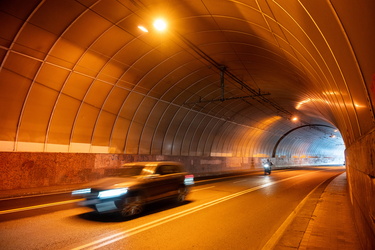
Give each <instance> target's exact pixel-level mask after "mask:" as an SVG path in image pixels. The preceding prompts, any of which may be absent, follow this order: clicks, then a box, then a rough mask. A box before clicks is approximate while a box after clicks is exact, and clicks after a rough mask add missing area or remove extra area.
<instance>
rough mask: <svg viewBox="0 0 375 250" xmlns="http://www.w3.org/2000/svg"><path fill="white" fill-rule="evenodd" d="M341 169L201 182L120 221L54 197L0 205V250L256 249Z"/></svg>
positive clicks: (61, 196) (269, 243) (62, 196)
mask: <svg viewBox="0 0 375 250" xmlns="http://www.w3.org/2000/svg"><path fill="white" fill-rule="evenodd" d="M344 170H345V169H344V168H341V167H320V168H315V169H311V168H310V169H308V168H306V169H298V170H296V169H294V170H279V171H273V172H272V175H270V176H268V175H267V176H265V175H263V174H261V173H260V172H258V173H253V174H250V175H246V176H239V177H236V178H233V177H232V178H223V179H218V180H210V181H200V182H198V183H197V185H196V186H195V187H194V188H193V189H192V192H191V194H190V195H189V197H188V201H187V202H185V203H184V204H182V205H177V204H175V203H170V202H168V201H163V202H159V203H157V204H153V205H150V206H148V207H147V210H146V212H145V213H144V214H142V216H139V217H137V218H134V219H129V220H124V219H121V218H119V217H117V216H114V215H104V216H103V215H101V216H99V215H96V214H94V213H93V212H92V211H91V210H89V209H87V208H81V207H76V206H75V202H76V201H74V200H71V198H70V196H69V195H66V194H58V195H50V196H38V197H30V198H24V199H12V200H5V201H0V208H1V209H0V210H1V211H0V249H9V250H11V249H17V250H18V249H38V250H40V249H97V248H100V249H142V250H143V249H210V250H211V249H262V248H263V247H265V246H266V248H269V247H270V246H272V244H273V242H274V241H275V239H277V237H278V236H280V234H282V230H281V231H280V228H282V226H283V225H285V224H286V223H289V220H290V218H291V217H290V215H292V214H293V213H295V212H296V210H297V209H298V208H299V207H300V206H301V204H303V202H304V201H305V200H306V199H305V198H306V197H308V195H309V193H310V192H312V191H313V190H314V189H315V188H317V187H319V186H321V185H323V183H327V180H329V179H331V178H332V177H334V176H336V175H338V174H340V173H342V172H343V171H344Z"/></svg>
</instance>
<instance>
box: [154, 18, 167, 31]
mask: <svg viewBox="0 0 375 250" xmlns="http://www.w3.org/2000/svg"><path fill="white" fill-rule="evenodd" d="M154 27H155V29H157V30H158V31H164V30H166V29H167V23H166V22H165V21H164V20H163V19H156V20H155V22H154Z"/></svg>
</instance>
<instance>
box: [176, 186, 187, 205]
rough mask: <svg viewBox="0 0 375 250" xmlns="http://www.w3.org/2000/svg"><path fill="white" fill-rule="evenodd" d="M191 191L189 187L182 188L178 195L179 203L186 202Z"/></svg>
mask: <svg viewBox="0 0 375 250" xmlns="http://www.w3.org/2000/svg"><path fill="white" fill-rule="evenodd" d="M188 192H189V190H188V188H187V187H180V188H179V189H178V194H177V202H180V203H181V202H184V201H185V199H186V196H187V194H188Z"/></svg>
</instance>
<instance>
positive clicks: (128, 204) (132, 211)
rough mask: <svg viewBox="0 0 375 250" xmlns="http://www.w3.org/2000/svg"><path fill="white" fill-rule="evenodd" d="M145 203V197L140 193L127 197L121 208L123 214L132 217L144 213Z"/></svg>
mask: <svg viewBox="0 0 375 250" xmlns="http://www.w3.org/2000/svg"><path fill="white" fill-rule="evenodd" d="M143 203H144V202H143V198H142V196H140V195H135V196H130V197H126V198H125V199H124V202H123V207H122V209H121V216H122V217H131V216H135V215H138V214H140V213H142V211H143V205H144V204H143Z"/></svg>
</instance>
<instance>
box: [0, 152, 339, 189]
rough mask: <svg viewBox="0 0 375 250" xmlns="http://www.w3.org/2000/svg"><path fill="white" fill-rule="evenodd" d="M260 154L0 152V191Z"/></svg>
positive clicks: (224, 167) (253, 165) (196, 170)
mask: <svg viewBox="0 0 375 250" xmlns="http://www.w3.org/2000/svg"><path fill="white" fill-rule="evenodd" d="M263 159H264V158H261V157H192V156H161V155H125V154H94V153H91V154H90V153H35V152H0V164H1V169H2V171H1V172H0V179H1V180H2V181H1V182H0V190H14V189H24V188H35V187H48V186H60V185H68V184H80V183H85V182H88V181H92V180H95V179H98V178H100V177H102V175H103V174H104V170H105V169H106V168H111V167H119V166H120V165H122V164H123V163H126V162H133V161H158V160H170V161H180V162H183V163H184V165H185V166H186V168H187V170H188V171H189V172H191V173H193V174H195V175H196V176H204V175H215V174H222V173H227V172H233V171H252V170H257V169H260V168H261V167H262V165H261V162H262V160H263ZM333 160H334V159H328V158H277V159H276V158H274V159H272V161H273V162H274V163H275V166H276V167H285V166H295V165H319V164H330V163H332V161H333Z"/></svg>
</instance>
